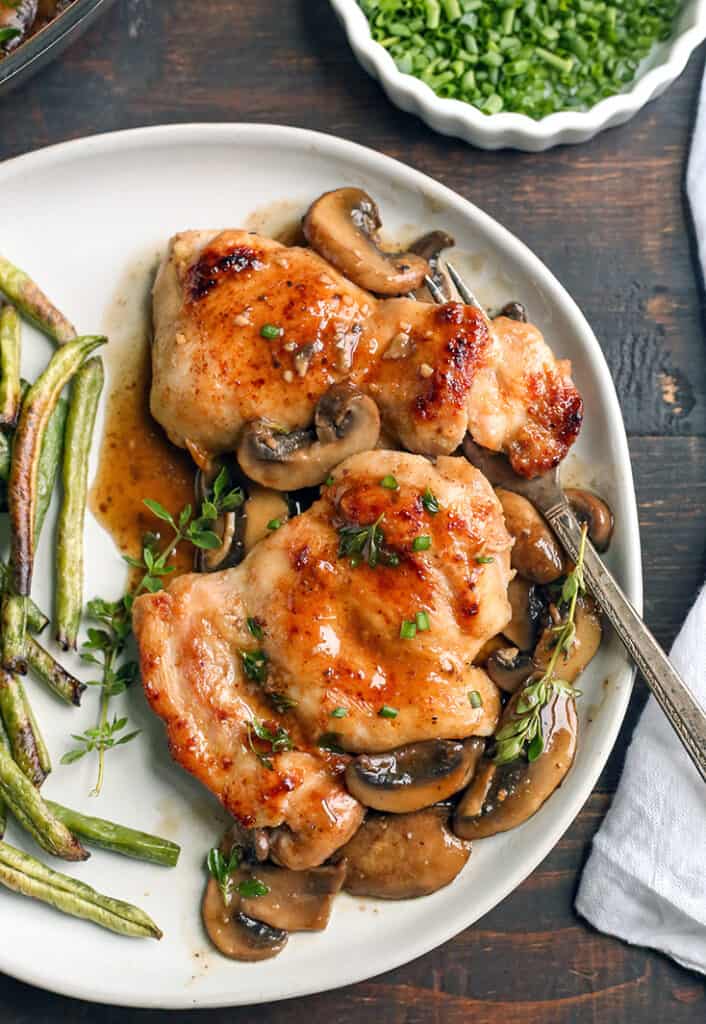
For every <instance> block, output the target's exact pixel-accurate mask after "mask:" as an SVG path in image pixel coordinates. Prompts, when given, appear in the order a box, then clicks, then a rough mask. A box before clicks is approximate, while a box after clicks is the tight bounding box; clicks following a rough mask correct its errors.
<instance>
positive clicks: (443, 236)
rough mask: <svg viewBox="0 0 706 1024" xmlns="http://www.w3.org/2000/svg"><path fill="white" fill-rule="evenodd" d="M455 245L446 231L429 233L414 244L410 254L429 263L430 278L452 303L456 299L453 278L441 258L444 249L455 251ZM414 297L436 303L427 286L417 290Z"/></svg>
mask: <svg viewBox="0 0 706 1024" xmlns="http://www.w3.org/2000/svg"><path fill="white" fill-rule="evenodd" d="M455 245H456V241H455V239H454V238H452V237H451V235H448V234H447V233H446V232H445V231H429V232H427V234H426V235H422V236H421V238H418V239H417V240H416V242H412V244H411V245H410V247H409V251H410V252H413V253H415V254H416V255H417V256H421V257H422V259H424V260H426V261H427V263H428V264H429V277H430V278H431V279H432V281H433V282H434V284H435V285H436V287H437V288H438V289H439V290H440V291H441V293H442V295H443V296H444V299H445V301H446V302H451V300H452V299H453V298H454V290H453V285H452V283H451V278H450V277H449V275H448V273H447V272H446V269H445V267H443V266H442V264H441V260H440V257H441V254H442V252H443V251H444V249H453V247H454V246H455ZM414 297H415V299H419V301H420V302H433V301H434V298H433V296H432V295H431V293H430V291H429V289H428V288H427V286H426V284H422V287H421V288H417V290H416V291H415V293H414Z"/></svg>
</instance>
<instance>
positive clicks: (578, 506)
mask: <svg viewBox="0 0 706 1024" xmlns="http://www.w3.org/2000/svg"><path fill="white" fill-rule="evenodd" d="M564 493H565V494H566V497H567V498H568V499H569V503H570V505H571V507H572V509H573V510H574V515H575V516H576V518H577V519H578V521H579V522H580V523H586V524H587V526H588V536H589V539H590V541H591V543H592V544H593V546H594V548H595V549H596V551H601V552H603V551H607V550H608V548H609V546H610V540H611V537H612V536H613V526H614V525H615V522H614V519H613V513H612V512H611V510H610V507H609V506H608V505H607V503H606V502H605V501H603V499H602V498H599V497H598V495H597V494H593V492H592V491H584V490H581V489H580V488H578V487H567V488H566V491H565V492H564Z"/></svg>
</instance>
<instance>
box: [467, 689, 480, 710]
mask: <svg viewBox="0 0 706 1024" xmlns="http://www.w3.org/2000/svg"><path fill="white" fill-rule="evenodd" d="M468 699H469V701H470V703H471V707H472V708H482V707H483V698H482V697H481V695H480V694H479V693H478V690H470V691H469V694H468Z"/></svg>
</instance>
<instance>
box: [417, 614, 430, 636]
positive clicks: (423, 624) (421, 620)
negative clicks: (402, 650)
mask: <svg viewBox="0 0 706 1024" xmlns="http://www.w3.org/2000/svg"><path fill="white" fill-rule="evenodd" d="M414 624H415V625H416V627H417V632H418V633H426V631H427V630H428V629H429V628H430V625H429V616H428V615H427V613H426V612H417V614H416V615H415V617H414Z"/></svg>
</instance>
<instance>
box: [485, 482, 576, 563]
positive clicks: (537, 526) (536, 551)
mask: <svg viewBox="0 0 706 1024" xmlns="http://www.w3.org/2000/svg"><path fill="white" fill-rule="evenodd" d="M495 493H496V494H497V496H498V499H499V501H500V504H501V505H502V507H503V513H504V515H505V525H506V526H507V529H508V533H509V534H510V535H511V536H512V537H514V538H515V545H514V547H513V549H512V559H511V561H512V567H513V568H514V569H517V571H518V572H519V573H520V575H521V576H524V577H525V578H526V579H528V580H532V582H533V583H552V582H553V581H554V580H557V579H559V577H560V576H561V575H562V573H563V572H564V556H563V555H562V552H561V548H560V547H559V545H558V543H557V541H556V538H555V537H554V534H553V533H552V531H551V530H550V528H549V526H548V525H547V524H546V523H545V521H544V519H543V518H542V517H541V515H540V514H539V512H538V511H537V509H536V508H535V507H534V505H533V504H532V502H531V501H528V500H527V498H523V497H522V495H521V494H516V493H515V492H514V491H506V490H505V489H504V488H502V487H498V489H497V490H496V492H495Z"/></svg>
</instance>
